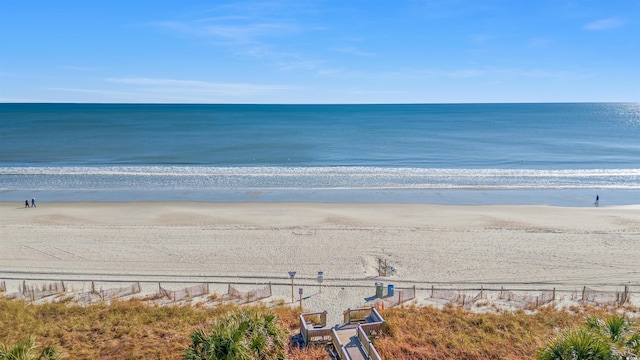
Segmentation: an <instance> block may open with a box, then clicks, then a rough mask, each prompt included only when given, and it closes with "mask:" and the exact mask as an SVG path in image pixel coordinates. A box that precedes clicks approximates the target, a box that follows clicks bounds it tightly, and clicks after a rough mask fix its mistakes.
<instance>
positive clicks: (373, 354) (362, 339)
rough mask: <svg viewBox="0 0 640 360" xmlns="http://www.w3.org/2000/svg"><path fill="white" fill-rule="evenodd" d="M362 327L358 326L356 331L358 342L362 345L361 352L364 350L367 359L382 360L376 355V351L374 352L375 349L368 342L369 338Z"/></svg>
mask: <svg viewBox="0 0 640 360" xmlns="http://www.w3.org/2000/svg"><path fill="white" fill-rule="evenodd" d="M377 325H378V324H377ZM379 325H381V324H379ZM363 327H364V326H363V325H358V328H357V329H356V334H357V335H358V340H360V343H361V344H362V350H364V352H365V353H366V354H367V356H369V358H371V359H373V360H382V358H380V355H379V354H378V351H376V348H375V347H373V344H372V343H371V340H369V337H368V336H367V333H366V332H365V330H364V329H363Z"/></svg>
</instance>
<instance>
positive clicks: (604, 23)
mask: <svg viewBox="0 0 640 360" xmlns="http://www.w3.org/2000/svg"><path fill="white" fill-rule="evenodd" d="M625 23H626V22H625V20H624V19H621V18H617V17H611V18H607V19H600V20H596V21H593V22H590V23H588V24H586V25H585V26H583V27H582V28H583V29H585V30H608V29H614V28H619V27H622V26H623V25H624V24H625Z"/></svg>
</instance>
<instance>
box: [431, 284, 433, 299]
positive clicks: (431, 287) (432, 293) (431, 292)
mask: <svg viewBox="0 0 640 360" xmlns="http://www.w3.org/2000/svg"><path fill="white" fill-rule="evenodd" d="M431 297H433V285H431Z"/></svg>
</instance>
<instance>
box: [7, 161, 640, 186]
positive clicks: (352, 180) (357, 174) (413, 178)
mask: <svg viewBox="0 0 640 360" xmlns="http://www.w3.org/2000/svg"><path fill="white" fill-rule="evenodd" d="M19 187H27V188H40V189H46V188H51V189H145V188H157V189H282V190H285V189H481V190H484V189H579V188H585V189H588V188H609V189H640V169H561V170H548V169H545V170H541V169H440V168H399V167H396V168H389V167H357V166H351V167H347V166H345V167H329V166H324V167H205V166H107V167H83V166H79V167H0V189H5V190H6V189H14V188H19Z"/></svg>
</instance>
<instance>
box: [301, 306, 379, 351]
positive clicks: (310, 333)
mask: <svg viewBox="0 0 640 360" xmlns="http://www.w3.org/2000/svg"><path fill="white" fill-rule="evenodd" d="M343 314H344V323H342V324H338V325H336V326H334V327H327V324H326V322H327V312H326V311H323V312H316V313H304V314H300V335H302V338H303V340H304V343H305V346H308V345H329V344H331V345H332V346H331V347H332V348H333V349H332V350H333V355H335V356H336V357H337V358H338V359H342V360H358V359H363V360H370V359H371V360H381V357H380V355H379V354H378V352H377V351H376V349H375V348H374V346H373V344H372V343H371V338H374V337H377V336H380V335H382V334H383V332H384V331H385V321H384V319H383V318H382V316H381V315H380V313H378V311H377V310H376V309H375V308H374V307H370V308H357V309H347V310H346V311H345V312H344V313H343Z"/></svg>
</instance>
